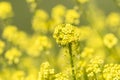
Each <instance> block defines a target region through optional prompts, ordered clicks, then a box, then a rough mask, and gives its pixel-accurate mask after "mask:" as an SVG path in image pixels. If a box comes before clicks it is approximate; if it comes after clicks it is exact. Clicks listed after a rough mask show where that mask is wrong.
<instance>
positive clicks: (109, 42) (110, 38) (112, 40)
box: [103, 33, 118, 48]
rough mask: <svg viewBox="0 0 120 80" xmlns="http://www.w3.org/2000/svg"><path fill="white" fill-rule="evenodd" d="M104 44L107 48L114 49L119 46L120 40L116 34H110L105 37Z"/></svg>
mask: <svg viewBox="0 0 120 80" xmlns="http://www.w3.org/2000/svg"><path fill="white" fill-rule="evenodd" d="M103 42H104V44H105V46H107V47H108V48H112V47H114V46H115V45H116V44H117V42H118V39H117V38H116V36H115V35H114V34H112V33H108V34H106V35H105V36H104V39H103Z"/></svg>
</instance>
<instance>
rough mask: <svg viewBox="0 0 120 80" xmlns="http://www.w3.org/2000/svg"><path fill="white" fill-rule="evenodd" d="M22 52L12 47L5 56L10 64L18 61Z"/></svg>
mask: <svg viewBox="0 0 120 80" xmlns="http://www.w3.org/2000/svg"><path fill="white" fill-rule="evenodd" d="M20 56H21V52H20V51H19V50H18V49H16V48H11V49H10V50H8V51H7V52H6V53H5V58H6V59H7V60H8V63H9V64H12V63H18V62H19V57H20Z"/></svg>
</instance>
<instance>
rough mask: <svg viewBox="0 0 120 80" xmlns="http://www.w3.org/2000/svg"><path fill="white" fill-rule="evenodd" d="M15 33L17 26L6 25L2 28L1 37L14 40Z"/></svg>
mask: <svg viewBox="0 0 120 80" xmlns="http://www.w3.org/2000/svg"><path fill="white" fill-rule="evenodd" d="M16 33H17V27H16V26H12V25H8V26H6V27H5V29H4V30H3V34H2V36H3V38H5V39H7V40H8V41H14V39H15V37H16Z"/></svg>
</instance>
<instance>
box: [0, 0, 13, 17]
mask: <svg viewBox="0 0 120 80" xmlns="http://www.w3.org/2000/svg"><path fill="white" fill-rule="evenodd" d="M12 16H13V13H12V6H11V4H10V3H9V2H5V1H3V2H0V18H1V19H6V18H9V17H12Z"/></svg>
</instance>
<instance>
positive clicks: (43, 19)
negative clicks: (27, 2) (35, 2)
mask: <svg viewBox="0 0 120 80" xmlns="http://www.w3.org/2000/svg"><path fill="white" fill-rule="evenodd" d="M47 20H48V14H47V13H46V12H45V11H43V10H36V12H35V15H34V17H33V20H32V28H33V29H34V30H35V31H36V32H42V33H46V32H47V31H48V24H47Z"/></svg>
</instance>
